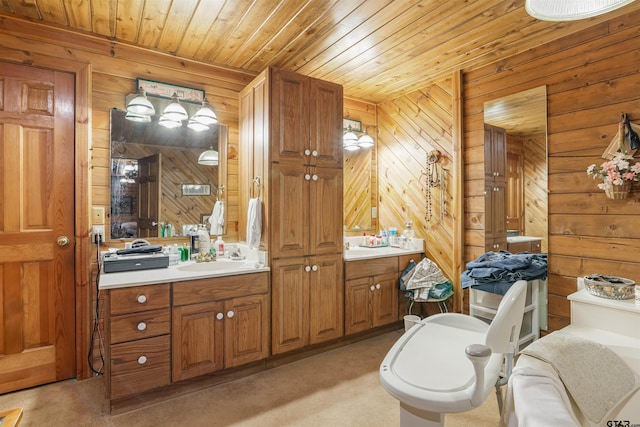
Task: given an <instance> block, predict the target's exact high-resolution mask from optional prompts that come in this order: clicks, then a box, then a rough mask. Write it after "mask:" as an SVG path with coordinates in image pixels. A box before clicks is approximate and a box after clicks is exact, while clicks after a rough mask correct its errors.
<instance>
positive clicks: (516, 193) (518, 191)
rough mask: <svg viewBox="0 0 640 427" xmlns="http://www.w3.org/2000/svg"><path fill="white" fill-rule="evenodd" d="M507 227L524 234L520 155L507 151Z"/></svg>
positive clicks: (522, 178)
mask: <svg viewBox="0 0 640 427" xmlns="http://www.w3.org/2000/svg"><path fill="white" fill-rule="evenodd" d="M506 200H507V202H506V209H507V229H509V230H518V231H520V234H524V221H523V218H524V173H523V162H522V156H521V155H520V154H516V153H507V194H506Z"/></svg>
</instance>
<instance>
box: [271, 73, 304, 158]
mask: <svg viewBox="0 0 640 427" xmlns="http://www.w3.org/2000/svg"><path fill="white" fill-rule="evenodd" d="M270 72H271V79H270V80H271V82H270V84H271V120H270V130H271V160H272V161H273V162H278V163H295V164H304V163H305V162H308V159H309V156H307V155H305V150H310V145H309V77H307V76H303V75H301V74H297V73H293V72H290V71H284V70H279V69H273V68H272V69H270Z"/></svg>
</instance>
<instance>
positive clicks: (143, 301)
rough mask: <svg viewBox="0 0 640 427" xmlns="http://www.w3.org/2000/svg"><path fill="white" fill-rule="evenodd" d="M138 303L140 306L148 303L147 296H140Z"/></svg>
mask: <svg viewBox="0 0 640 427" xmlns="http://www.w3.org/2000/svg"><path fill="white" fill-rule="evenodd" d="M138 302H139V303H140V304H144V303H145V302H147V296H146V295H138Z"/></svg>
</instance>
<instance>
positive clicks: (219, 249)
mask: <svg viewBox="0 0 640 427" xmlns="http://www.w3.org/2000/svg"><path fill="white" fill-rule="evenodd" d="M214 246H215V248H216V254H217V256H218V258H220V257H223V256H224V240H222V237H220V236H218V240H216V241H215V244H214Z"/></svg>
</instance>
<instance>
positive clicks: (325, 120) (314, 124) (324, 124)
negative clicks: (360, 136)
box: [309, 78, 343, 169]
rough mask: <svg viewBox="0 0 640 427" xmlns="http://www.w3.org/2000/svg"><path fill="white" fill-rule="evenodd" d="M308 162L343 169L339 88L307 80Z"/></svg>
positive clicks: (318, 81) (340, 93)
mask: <svg viewBox="0 0 640 427" xmlns="http://www.w3.org/2000/svg"><path fill="white" fill-rule="evenodd" d="M310 94H311V95H310V104H311V110H310V112H309V127H310V132H311V159H310V161H311V163H310V164H315V165H316V166H323V167H332V168H340V169H342V152H343V149H342V115H343V107H342V104H343V96H342V86H340V85H337V84H335V83H330V82H326V81H323V80H318V79H313V78H312V79H310Z"/></svg>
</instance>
